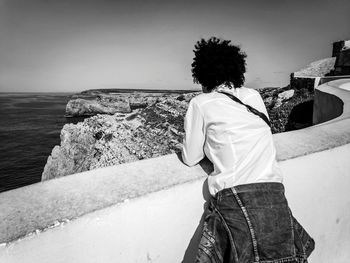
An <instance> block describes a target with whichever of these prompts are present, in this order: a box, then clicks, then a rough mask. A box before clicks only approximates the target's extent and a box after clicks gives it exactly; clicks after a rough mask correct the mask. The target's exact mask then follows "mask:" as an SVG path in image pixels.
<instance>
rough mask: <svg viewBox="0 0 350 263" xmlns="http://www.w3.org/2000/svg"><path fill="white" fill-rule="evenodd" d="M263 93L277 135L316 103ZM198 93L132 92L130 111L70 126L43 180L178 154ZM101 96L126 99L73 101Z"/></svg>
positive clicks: (293, 94) (302, 94) (306, 97)
mask: <svg viewBox="0 0 350 263" xmlns="http://www.w3.org/2000/svg"><path fill="white" fill-rule="evenodd" d="M259 92H260V94H261V95H262V97H263V99H264V102H265V105H266V107H267V110H268V112H269V115H270V119H271V123H272V131H273V133H277V132H283V131H285V129H286V126H287V125H289V122H290V121H289V115H290V113H291V111H292V109H293V107H294V106H296V105H298V104H300V103H302V102H305V101H312V94H310V92H308V91H307V90H298V91H295V90H292V89H290V88H289V87H285V88H281V89H276V88H266V89H262V90H259ZM197 94H199V92H191V93H182V94H177V93H173V94H171V93H166V94H165V93H163V94H162V96H159V95H157V94H156V95H155V94H131V96H130V98H129V100H128V101H127V103H128V105H129V108H130V112H127V113H123V112H117V113H114V114H113V112H114V111H115V110H116V109H118V105H113V109H110V110H106V112H107V113H108V114H103V115H102V114H98V115H96V116H93V117H90V118H87V119H85V120H84V121H83V122H79V123H77V124H66V125H65V126H64V127H63V129H62V131H61V144H60V145H59V146H55V148H54V149H53V150H52V153H51V155H50V156H49V158H48V160H47V163H46V165H45V168H44V171H43V174H42V180H48V179H52V178H56V177H61V176H66V175H69V174H74V173H78V172H82V171H87V170H91V169H95V168H99V167H105V166H110V165H115V164H121V163H126V162H133V161H137V160H141V159H146V158H151V157H157V156H161V155H165V154H169V153H173V152H176V151H178V148H179V145H180V143H182V139H183V135H184V128H183V118H184V115H185V113H186V110H187V107H188V102H189V101H190V99H191V98H192V97H194V96H195V95H197ZM97 95H98V98H102V99H100V101H103V103H106V101H108V102H112V101H114V103H117V102H119V101H123V103H124V101H125V100H120V98H117V95H116V94H112V95H111V94H110V93H106V94H101V93H98V94H97V92H96V91H94V94H92V95H91V93H89V94H86V93H85V94H82V95H80V96H82V97H83V98H73V100H72V101H76V100H90V104H89V105H94V104H93V101H94V100H93V98H95V99H96V96H97ZM128 95H130V94H123V96H121V97H126V96H128ZM84 96H85V97H84ZM87 96H90V97H87ZM72 101H71V102H70V103H72ZM99 105H101V103H100V104H99ZM105 105H106V104H105ZM106 107H107V106H106ZM90 109H93V108H90ZM98 109H100V108H98ZM311 114H312V112H311ZM299 127H300V126H299Z"/></svg>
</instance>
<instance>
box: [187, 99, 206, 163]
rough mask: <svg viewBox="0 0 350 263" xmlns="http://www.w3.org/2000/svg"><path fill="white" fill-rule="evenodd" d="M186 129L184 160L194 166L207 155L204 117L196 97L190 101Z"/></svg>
mask: <svg viewBox="0 0 350 263" xmlns="http://www.w3.org/2000/svg"><path fill="white" fill-rule="evenodd" d="M184 129H185V136H184V140H183V148H182V160H183V162H184V163H185V164H187V165H188V166H193V165H195V164H197V163H199V161H200V160H202V159H203V157H204V156H205V154H204V151H203V146H204V141H205V133H204V119H203V115H202V113H201V111H200V109H199V107H198V105H197V103H196V101H195V99H192V100H191V101H190V103H189V106H188V110H187V113H186V116H185V122H184Z"/></svg>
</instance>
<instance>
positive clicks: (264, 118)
mask: <svg viewBox="0 0 350 263" xmlns="http://www.w3.org/2000/svg"><path fill="white" fill-rule="evenodd" d="M218 92H219V93H222V94H225V95H226V96H228V97H229V98H231V99H232V100H234V101H235V102H238V103H239V104H242V105H244V106H246V107H247V109H248V111H250V112H251V113H254V114H255V115H257V116H259V117H260V118H261V119H263V120H264V121H265V122H266V124H267V125H268V126H269V127H270V128H271V122H270V120H269V118H267V117H266V115H265V114H264V113H262V112H260V111H258V110H257V109H255V108H253V107H252V106H250V105H248V104H244V103H243V102H242V101H241V100H240V99H239V98H237V97H236V96H234V95H232V94H229V93H226V92H222V91H218Z"/></svg>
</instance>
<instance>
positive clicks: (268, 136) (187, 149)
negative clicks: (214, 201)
mask: <svg viewBox="0 0 350 263" xmlns="http://www.w3.org/2000/svg"><path fill="white" fill-rule="evenodd" d="M220 89H221V90H223V91H224V92H231V94H233V95H235V96H236V97H238V98H239V99H240V100H241V101H242V102H243V103H245V104H249V105H250V106H252V107H254V108H255V109H257V110H259V111H261V112H263V113H264V114H265V115H266V116H268V114H267V111H266V108H265V105H264V102H263V100H262V98H261V96H260V94H259V93H258V92H257V91H256V90H253V89H249V88H245V87H241V88H237V89H234V88H232V89H228V88H226V87H222V88H220ZM220 89H219V90H220ZM205 155H206V156H207V157H208V159H209V160H210V161H211V162H212V163H213V165H214V171H213V172H212V173H211V174H210V175H209V177H208V187H209V191H210V193H211V195H213V196H214V195H215V194H216V193H217V192H218V191H220V190H222V189H225V188H230V187H233V186H236V185H240V184H248V183H258V182H282V173H281V170H280V168H279V166H278V163H277V161H276V149H275V146H274V143H273V138H272V133H271V130H270V128H269V127H268V126H267V124H266V123H265V122H264V121H263V120H262V119H261V118H260V117H259V116H257V115H255V114H253V113H251V112H248V111H247V109H246V107H245V106H244V105H241V104H239V103H237V102H235V101H233V100H232V99H231V98H229V97H228V96H227V95H225V94H221V93H219V92H216V91H212V92H211V93H203V94H200V95H198V96H196V97H194V98H193V99H192V100H191V101H190V103H189V107H188V110H187V113H186V117H185V137H184V141H183V150H182V158H183V161H184V162H185V163H186V164H187V165H189V166H193V165H195V164H197V163H198V162H199V161H200V160H202V159H203V157H204V156H205Z"/></svg>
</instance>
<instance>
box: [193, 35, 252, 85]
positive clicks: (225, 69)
mask: <svg viewBox="0 0 350 263" xmlns="http://www.w3.org/2000/svg"><path fill="white" fill-rule="evenodd" d="M230 43H231V40H222V39H219V38H216V37H211V38H209V39H208V40H205V39H203V38H202V39H201V40H199V41H197V43H196V45H195V49H194V50H193V52H194V55H195V56H194V58H193V63H192V65H191V66H192V77H193V81H194V83H199V84H201V85H202V86H203V87H205V88H206V90H208V91H211V90H213V89H214V88H215V87H217V86H219V85H221V84H225V85H228V86H229V87H232V84H233V86H234V87H235V88H239V87H241V86H242V85H243V83H244V80H245V79H244V73H245V72H246V62H245V59H246V57H247V55H246V54H245V53H244V52H243V51H241V49H240V47H238V46H235V45H232V44H230Z"/></svg>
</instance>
